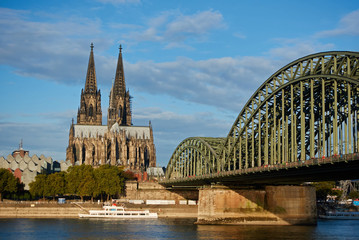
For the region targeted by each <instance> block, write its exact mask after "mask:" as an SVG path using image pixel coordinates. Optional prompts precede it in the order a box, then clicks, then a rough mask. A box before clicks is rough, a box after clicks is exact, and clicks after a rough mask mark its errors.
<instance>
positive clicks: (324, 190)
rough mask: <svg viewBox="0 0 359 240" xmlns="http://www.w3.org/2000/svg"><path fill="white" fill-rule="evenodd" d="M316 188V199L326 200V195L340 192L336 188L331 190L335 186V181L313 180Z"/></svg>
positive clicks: (337, 194) (335, 194)
mask: <svg viewBox="0 0 359 240" xmlns="http://www.w3.org/2000/svg"><path fill="white" fill-rule="evenodd" d="M312 185H313V186H314V187H315V189H316V194H317V199H320V200H326V199H327V196H328V195H333V196H339V197H340V194H341V192H340V191H338V190H333V188H334V187H335V182H333V181H327V182H315V183H313V184H312Z"/></svg>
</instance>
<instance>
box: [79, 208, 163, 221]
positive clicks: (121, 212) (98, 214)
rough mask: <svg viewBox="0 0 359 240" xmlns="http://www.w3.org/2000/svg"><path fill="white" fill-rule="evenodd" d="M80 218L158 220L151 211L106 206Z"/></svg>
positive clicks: (81, 215)
mask: <svg viewBox="0 0 359 240" xmlns="http://www.w3.org/2000/svg"><path fill="white" fill-rule="evenodd" d="M79 217H80V218H123V219H130V218H158V216H157V213H150V211H149V210H125V208H124V207H117V206H104V207H103V210H90V211H89V213H88V214H82V213H79Z"/></svg>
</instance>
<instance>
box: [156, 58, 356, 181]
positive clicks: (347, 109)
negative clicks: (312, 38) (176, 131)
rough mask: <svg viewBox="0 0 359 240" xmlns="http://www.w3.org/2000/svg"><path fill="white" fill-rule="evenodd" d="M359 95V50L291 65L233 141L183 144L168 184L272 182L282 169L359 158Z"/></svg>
mask: <svg viewBox="0 0 359 240" xmlns="http://www.w3.org/2000/svg"><path fill="white" fill-rule="evenodd" d="M358 93H359V53H358V52H324V53H317V54H313V55H309V56H306V57H303V58H300V59H298V60H296V61H294V62H291V63H289V64H288V65H286V66H284V67H283V68H281V69H279V70H278V71H277V72H275V73H274V74H273V75H272V76H271V77H270V78H268V79H267V80H266V81H265V82H264V83H263V84H262V85H261V86H260V87H259V88H258V89H257V91H256V92H255V93H254V94H253V95H252V97H251V98H250V99H249V100H248V102H247V103H246V105H245V106H244V108H243V109H242V111H241V112H240V113H239V115H238V117H237V119H236V120H235V122H234V124H233V126H232V128H231V129H230V131H229V133H228V135H227V137H226V138H202V137H191V138H187V139H185V140H184V141H182V142H181V143H180V144H179V145H178V147H177V148H176V149H175V151H174V153H173V154H172V157H171V159H170V161H169V163H168V166H167V172H166V179H165V180H164V181H162V182H161V183H162V184H164V185H176V184H177V185H179V184H182V185H183V184H190V183H191V182H192V183H193V184H196V183H197V184H201V183H204V182H212V181H221V180H223V179H227V180H230V179H232V180H233V181H234V180H235V179H240V177H241V176H249V175H250V176H252V178H253V176H255V174H257V175H258V173H262V176H265V177H264V178H263V179H262V180H261V181H262V182H265V181H266V180H265V179H268V178H270V177H271V176H276V175H278V173H277V172H278V171H279V170H281V169H287V170H288V169H289V170H291V169H292V168H293V169H297V168H298V167H301V166H307V167H308V166H313V167H318V166H320V165H321V164H327V163H330V164H333V163H342V162H343V163H346V162H348V161H351V160H354V161H355V160H359V154H357V153H358V152H359V138H358V136H359V111H358V110H359V95H358ZM355 162H358V161H355ZM344 168H345V165H344ZM311 169H312V168H311ZM323 169H324V168H323ZM287 172H290V171H287ZM292 172H293V171H292ZM307 172H308V174H307V175H308V176H309V174H311V172H312V171H307ZM312 173H313V172H312ZM280 174H283V172H280V173H279V175H280ZM293 174H294V172H293ZM343 174H344V175H345V172H344V173H343ZM289 175H290V174H289ZM294 175H295V174H294ZM249 179H251V178H247V180H249ZM242 180H246V178H245V177H244V178H242Z"/></svg>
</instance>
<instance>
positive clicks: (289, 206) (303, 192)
mask: <svg viewBox="0 0 359 240" xmlns="http://www.w3.org/2000/svg"><path fill="white" fill-rule="evenodd" d="M197 224H248V225H249V224H253V225H254V224H256V225H313V224H316V201H315V189H314V188H313V187H310V186H266V187H264V188H263V189H249V188H247V189H246V188H240V187H228V186H221V185H211V186H204V187H202V188H201V189H200V190H199V205H198V219H197Z"/></svg>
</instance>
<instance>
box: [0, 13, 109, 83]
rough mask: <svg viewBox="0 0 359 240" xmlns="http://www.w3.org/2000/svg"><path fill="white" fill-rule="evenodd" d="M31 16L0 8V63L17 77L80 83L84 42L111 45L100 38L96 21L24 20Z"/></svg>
mask: <svg viewBox="0 0 359 240" xmlns="http://www.w3.org/2000/svg"><path fill="white" fill-rule="evenodd" d="M31 16H32V13H30V12H26V11H17V10H12V9H5V8H0V29H1V37H0V64H3V65H8V66H11V67H13V68H14V69H15V71H16V73H17V74H19V75H23V76H30V77H37V78H41V79H48V80H54V81H58V82H67V83H70V84H71V83H75V82H83V79H84V78H85V76H84V72H85V71H86V65H87V59H88V55H89V50H90V49H89V45H90V42H89V40H88V39H92V40H93V41H95V43H97V44H98V45H99V46H100V48H106V46H109V45H112V42H111V40H109V39H106V37H105V36H101V34H102V32H101V30H100V26H101V22H100V21H98V20H91V19H79V18H75V19H74V18H72V17H67V18H65V20H56V21H55V22H38V21H34V20H28V18H30V19H31ZM94 36H98V37H94ZM94 38H95V39H94ZM96 38H97V39H96ZM95 47H96V46H95ZM97 59H98V58H97ZM79 69H83V71H79Z"/></svg>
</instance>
